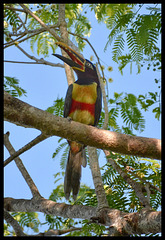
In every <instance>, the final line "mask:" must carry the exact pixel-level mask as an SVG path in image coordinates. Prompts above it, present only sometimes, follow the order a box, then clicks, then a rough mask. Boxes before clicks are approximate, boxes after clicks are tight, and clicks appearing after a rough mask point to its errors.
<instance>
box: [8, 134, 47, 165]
mask: <svg viewBox="0 0 165 240" xmlns="http://www.w3.org/2000/svg"><path fill="white" fill-rule="evenodd" d="M6 136H7V133H6V134H5V136H4V140H5V138H6ZM46 138H47V137H46V136H45V135H43V134H40V135H39V136H38V137H36V138H35V139H33V140H32V141H31V142H29V143H28V144H26V145H25V146H24V147H22V148H20V149H19V150H18V151H16V152H15V151H14V153H13V154H12V155H11V156H10V157H9V158H7V159H6V160H5V162H4V167H5V166H6V165H7V164H9V163H10V162H11V161H12V160H13V159H14V158H16V157H18V156H19V155H21V154H22V153H24V152H25V151H27V150H29V149H30V148H32V147H33V146H35V145H36V144H38V143H40V142H42V141H43V140H45V139H46ZM6 140H7V139H6ZM8 141H9V140H8ZM4 143H5V141H4Z"/></svg>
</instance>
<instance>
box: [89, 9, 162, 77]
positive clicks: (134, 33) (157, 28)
mask: <svg viewBox="0 0 165 240" xmlns="http://www.w3.org/2000/svg"><path fill="white" fill-rule="evenodd" d="M143 6H145V4H143V5H139V7H138V4H92V5H90V7H91V10H94V11H95V16H96V19H97V20H98V22H103V21H104V22H105V24H106V26H107V28H108V29H110V34H109V36H108V41H107V43H106V45H105V50H107V47H108V45H109V44H112V42H113V47H112V54H113V55H112V59H113V60H114V61H115V62H117V63H119V70H120V71H121V73H122V69H123V68H124V67H125V66H126V65H127V64H128V63H130V66H131V68H132V62H135V63H136V64H137V66H138V73H139V72H140V62H141V61H142V60H144V59H145V61H153V60H154V58H155V57H157V58H158V57H159V58H160V54H159V55H158V54H157V55H156V54H155V53H154V52H155V49H156V48H158V46H157V44H158V39H159V36H160V33H161V10H160V8H156V7H147V6H146V11H148V13H147V14H140V10H141V8H142V7H143ZM136 8H138V10H137V9H136ZM125 39H126V41H125ZM127 48H128V53H125V52H126V49H127ZM146 56H147V59H146ZM159 64H160V61H159Z"/></svg>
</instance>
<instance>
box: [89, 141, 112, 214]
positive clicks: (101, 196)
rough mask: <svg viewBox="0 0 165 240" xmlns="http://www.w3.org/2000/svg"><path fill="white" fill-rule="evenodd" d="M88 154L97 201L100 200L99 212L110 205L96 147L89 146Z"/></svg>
mask: <svg viewBox="0 0 165 240" xmlns="http://www.w3.org/2000/svg"><path fill="white" fill-rule="evenodd" d="M88 155H89V163H90V168H91V172H92V178H93V182H94V186H95V191H96V196H97V201H98V206H97V208H98V212H99V211H100V210H101V209H103V208H107V207H109V206H108V202H107V199H106V194H105V190H104V186H103V182H102V178H101V172H100V167H99V162H98V156H97V151H96V148H93V147H89V146H88Z"/></svg>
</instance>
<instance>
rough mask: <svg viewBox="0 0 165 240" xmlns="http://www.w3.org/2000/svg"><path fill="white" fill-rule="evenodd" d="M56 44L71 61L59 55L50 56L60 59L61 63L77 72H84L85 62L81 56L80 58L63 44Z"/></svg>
mask: <svg viewBox="0 0 165 240" xmlns="http://www.w3.org/2000/svg"><path fill="white" fill-rule="evenodd" d="M56 44H57V45H58V46H59V47H60V48H62V49H63V50H64V51H65V52H66V53H67V54H68V55H69V57H70V58H71V59H69V58H66V57H63V56H61V55H59V54H52V55H54V56H56V57H58V58H60V59H61V60H62V61H64V62H65V63H67V64H68V65H69V66H70V67H72V68H73V69H77V70H79V71H82V72H84V71H85V62H86V60H85V59H84V58H83V57H82V56H80V54H79V53H77V52H76V51H74V50H73V49H72V48H70V47H69V46H67V45H66V44H65V43H63V42H57V43H56Z"/></svg>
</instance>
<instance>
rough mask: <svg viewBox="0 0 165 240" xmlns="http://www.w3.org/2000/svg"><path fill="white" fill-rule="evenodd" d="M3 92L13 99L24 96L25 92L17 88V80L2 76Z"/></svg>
mask: <svg viewBox="0 0 165 240" xmlns="http://www.w3.org/2000/svg"><path fill="white" fill-rule="evenodd" d="M4 90H5V91H6V92H8V93H9V94H11V95H12V96H13V97H21V96H22V95H24V96H26V93H27V92H26V91H25V90H24V89H23V88H21V87H20V86H19V80H18V79H17V78H15V77H8V76H4Z"/></svg>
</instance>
